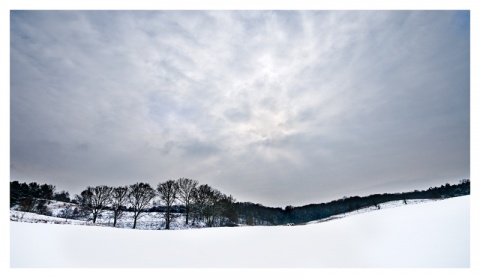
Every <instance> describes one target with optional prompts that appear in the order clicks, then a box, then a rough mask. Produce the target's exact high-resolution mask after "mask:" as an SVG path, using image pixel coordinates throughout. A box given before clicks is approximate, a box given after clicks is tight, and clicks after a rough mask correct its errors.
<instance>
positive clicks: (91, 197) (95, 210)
mask: <svg viewBox="0 0 480 278" xmlns="http://www.w3.org/2000/svg"><path fill="white" fill-rule="evenodd" d="M111 192H112V188H111V187H108V186H106V185H99V186H96V187H90V186H89V187H87V189H85V190H84V191H82V193H80V195H77V196H76V200H77V202H78V204H79V205H80V206H81V207H82V208H83V209H85V210H87V211H90V212H91V213H92V215H93V223H95V222H96V221H97V217H98V215H99V214H100V213H101V212H102V211H103V210H104V209H105V208H106V207H107V206H108V205H109V204H110V203H111Z"/></svg>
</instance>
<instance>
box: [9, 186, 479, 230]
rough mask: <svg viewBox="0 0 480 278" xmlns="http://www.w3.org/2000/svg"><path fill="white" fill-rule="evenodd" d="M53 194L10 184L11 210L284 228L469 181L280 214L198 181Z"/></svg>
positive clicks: (457, 192) (456, 190)
mask: <svg viewBox="0 0 480 278" xmlns="http://www.w3.org/2000/svg"><path fill="white" fill-rule="evenodd" d="M55 189H56V188H55V186H53V185H48V184H43V185H40V184H37V183H35V182H32V183H29V184H27V183H19V182H18V181H13V182H10V207H12V206H15V205H17V206H18V210H21V211H27V212H36V213H39V214H45V215H51V213H50V212H49V211H48V209H47V206H46V203H47V202H48V201H49V200H57V201H62V202H66V203H67V204H69V205H67V206H66V207H65V209H63V210H62V217H65V218H75V217H78V216H82V215H83V216H85V215H91V217H92V222H93V223H96V221H97V218H98V216H99V215H100V214H101V213H102V212H103V211H105V210H109V211H111V212H112V215H113V226H114V227H115V226H116V225H117V221H118V219H120V218H121V217H122V216H123V215H124V214H125V212H131V213H132V214H133V216H132V217H133V229H135V228H136V227H137V220H138V219H139V218H140V216H141V215H142V214H143V213H146V212H161V213H163V217H164V219H165V229H170V227H171V225H170V224H171V222H172V220H173V218H174V217H175V215H178V213H182V214H183V215H184V216H185V224H186V225H188V224H189V221H191V220H193V221H201V222H203V223H206V225H207V226H208V227H214V226H236V225H238V224H244V225H284V224H287V223H293V224H299V223H304V222H308V221H313V220H320V219H323V218H327V217H330V216H332V215H336V214H341V213H346V212H350V211H354V210H358V209H361V208H365V207H372V206H373V207H377V208H380V204H381V203H385V202H389V201H398V200H400V201H404V202H405V203H407V200H411V199H443V198H450V197H456V196H462V195H469V194H470V180H468V179H463V180H461V181H460V182H459V183H458V184H454V185H450V184H448V183H446V184H445V185H441V186H440V187H431V188H429V189H427V190H423V191H418V190H415V191H412V192H404V193H393V194H392V193H384V194H373V195H369V196H365V197H359V196H353V197H344V198H342V199H338V200H334V201H331V202H328V203H321V204H309V205H305V206H299V207H294V206H286V207H285V208H280V207H266V206H263V205H261V204H254V203H251V202H237V201H236V200H235V199H234V198H233V197H232V196H231V195H229V196H227V195H226V194H223V193H222V192H220V191H219V190H217V189H214V188H212V187H210V186H209V185H207V184H203V185H199V182H198V181H197V180H193V179H188V178H180V179H177V180H167V181H165V182H162V183H159V184H158V185H157V186H156V188H153V187H152V186H150V184H148V183H142V182H140V183H135V184H132V185H129V186H121V187H109V186H106V185H100V186H96V187H87V188H86V189H85V190H83V191H82V192H81V193H80V194H79V195H76V196H75V197H74V198H72V199H70V195H69V193H68V192H66V191H60V192H56V191H55ZM74 204H75V205H74Z"/></svg>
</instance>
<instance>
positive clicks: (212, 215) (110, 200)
mask: <svg viewBox="0 0 480 278" xmlns="http://www.w3.org/2000/svg"><path fill="white" fill-rule="evenodd" d="M156 197H158V198H159V199H160V201H161V203H162V204H163V205H164V206H165V208H166V209H165V229H170V223H171V220H172V207H173V206H174V205H176V204H179V205H181V206H183V207H184V208H185V224H187V225H188V221H189V219H190V218H191V217H192V213H193V217H195V218H196V219H198V220H202V221H205V223H206V224H207V225H208V226H209V227H212V226H214V225H215V224H217V223H219V221H220V222H222V223H223V224H225V223H234V222H236V220H237V215H236V210H235V208H234V206H233V204H234V203H235V199H234V198H233V197H232V196H226V195H225V194H222V193H221V192H220V191H218V190H216V189H213V188H211V187H210V186H208V185H206V184H205V185H200V186H199V185H198V181H197V180H192V179H187V178H180V179H178V180H168V181H166V182H163V183H159V184H158V185H157V188H156V190H155V189H153V188H152V187H151V186H150V185H149V184H148V183H136V184H132V185H130V186H122V187H109V186H106V185H100V186H96V187H87V189H85V190H83V191H82V192H81V193H80V195H77V196H76V198H75V201H76V202H77V203H78V205H79V206H80V207H81V208H82V209H83V210H86V211H89V212H91V213H92V216H93V223H95V222H96V220H97V217H98V215H99V214H100V213H101V212H102V211H104V210H106V209H111V210H112V211H113V226H114V227H115V226H116V224H117V220H118V219H119V218H120V217H122V215H123V213H124V211H125V207H126V206H129V208H130V209H131V210H132V211H133V229H135V228H136V226H137V220H138V218H139V216H140V215H141V214H142V213H143V212H145V211H146V209H147V207H148V206H149V205H150V204H151V202H152V200H153V199H154V198H156Z"/></svg>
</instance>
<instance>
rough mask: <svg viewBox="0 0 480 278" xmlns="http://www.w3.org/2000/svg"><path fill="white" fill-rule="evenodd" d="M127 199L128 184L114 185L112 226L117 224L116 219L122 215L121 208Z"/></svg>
mask: <svg viewBox="0 0 480 278" xmlns="http://www.w3.org/2000/svg"><path fill="white" fill-rule="evenodd" d="M127 201H128V186H121V187H115V188H113V190H112V210H113V227H115V226H116V225H117V219H119V218H120V217H122V215H123V208H122V207H124V206H125V204H126V203H127Z"/></svg>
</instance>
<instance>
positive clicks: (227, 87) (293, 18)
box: [11, 11, 470, 205]
mask: <svg viewBox="0 0 480 278" xmlns="http://www.w3.org/2000/svg"><path fill="white" fill-rule="evenodd" d="M468 21H469V13H466V12H462V11H12V13H11V165H12V166H11V172H12V179H19V180H24V179H32V180H37V181H39V182H51V183H54V184H56V185H61V186H65V189H70V190H71V191H74V192H79V191H80V190H81V189H83V188H84V187H85V186H88V185H95V184H97V183H98V184H108V185H112V186H117V185H124V184H128V183H129V182H137V181H146V182H150V183H152V184H156V183H158V182H161V181H163V180H166V179H171V178H178V177H190V178H194V179H198V180H199V181H200V182H201V183H209V184H210V185H211V186H213V187H215V188H219V189H220V190H222V191H224V192H226V193H229V194H232V195H234V196H237V198H239V199H242V200H252V201H256V202H262V203H265V204H276V205H279V204H281V205H287V204H304V203H307V202H319V201H322V200H330V199H332V198H337V197H342V196H344V195H349V194H350V195H361V194H363V193H377V192H381V191H384V190H392V191H402V190H403V189H405V188H411V187H412V186H414V185H417V187H418V185H419V184H420V185H425V186H426V187H429V186H432V185H436V184H432V183H434V182H438V181H439V180H443V179H447V180H448V181H449V182H456V179H458V178H468V176H469V124H470V119H469V95H470V91H469V90H470V88H469V80H470V79H469V74H470V72H469V66H470V64H469V59H470V54H469V44H470V41H469V40H470V39H469V29H468V24H465V22H468ZM452 134H455V136H452ZM40 179H41V180H40ZM451 179H453V180H451ZM405 190H406V189H405Z"/></svg>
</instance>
